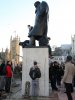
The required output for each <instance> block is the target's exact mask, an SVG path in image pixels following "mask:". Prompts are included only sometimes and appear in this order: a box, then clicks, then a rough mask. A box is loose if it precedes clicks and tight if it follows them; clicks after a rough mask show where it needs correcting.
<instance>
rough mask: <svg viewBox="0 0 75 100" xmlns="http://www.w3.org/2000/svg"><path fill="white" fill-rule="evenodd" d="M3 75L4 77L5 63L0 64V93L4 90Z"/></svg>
mask: <svg viewBox="0 0 75 100" xmlns="http://www.w3.org/2000/svg"><path fill="white" fill-rule="evenodd" d="M5 75H6V68H5V61H3V62H2V64H1V65H0V92H1V93H2V91H4V90H5Z"/></svg>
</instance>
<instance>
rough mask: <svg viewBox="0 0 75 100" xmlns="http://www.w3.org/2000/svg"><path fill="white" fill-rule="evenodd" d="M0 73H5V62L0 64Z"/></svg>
mask: <svg viewBox="0 0 75 100" xmlns="http://www.w3.org/2000/svg"><path fill="white" fill-rule="evenodd" d="M0 75H6V66H5V64H1V66H0Z"/></svg>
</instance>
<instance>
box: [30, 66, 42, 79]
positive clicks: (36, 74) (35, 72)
mask: <svg viewBox="0 0 75 100" xmlns="http://www.w3.org/2000/svg"><path fill="white" fill-rule="evenodd" d="M29 75H30V77H31V78H32V80H35V79H36V78H40V77H41V72H40V69H39V68H35V69H33V68H31V69H30V72H29Z"/></svg>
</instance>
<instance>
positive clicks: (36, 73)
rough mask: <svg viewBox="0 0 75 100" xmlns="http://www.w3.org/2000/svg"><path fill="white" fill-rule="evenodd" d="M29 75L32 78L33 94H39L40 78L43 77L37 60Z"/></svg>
mask: <svg viewBox="0 0 75 100" xmlns="http://www.w3.org/2000/svg"><path fill="white" fill-rule="evenodd" d="M29 75H30V77H31V78H32V96H38V95H39V78H40V77H41V71H40V69H39V67H38V65H37V62H36V61H34V65H33V67H31V68H30V72H29Z"/></svg>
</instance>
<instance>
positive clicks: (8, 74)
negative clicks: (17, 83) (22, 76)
mask: <svg viewBox="0 0 75 100" xmlns="http://www.w3.org/2000/svg"><path fill="white" fill-rule="evenodd" d="M11 78H12V67H11V61H7V64H6V85H5V91H6V92H7V93H9V92H10V86H11Z"/></svg>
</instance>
